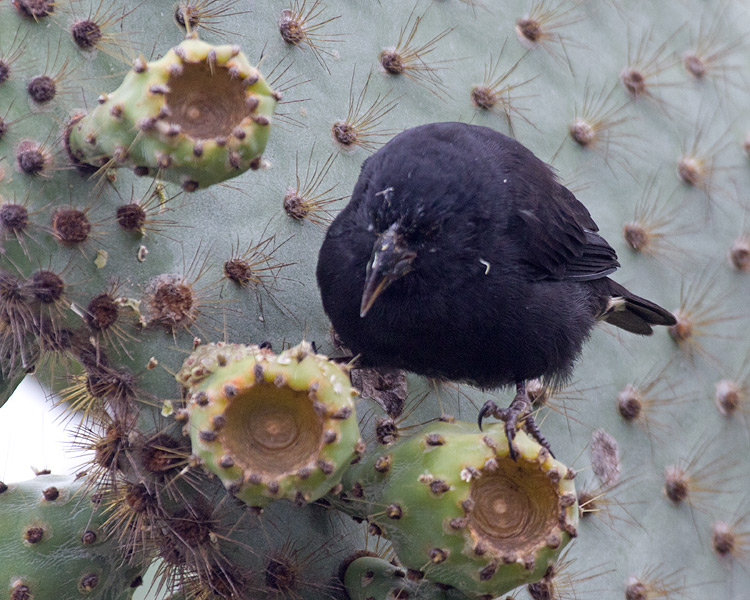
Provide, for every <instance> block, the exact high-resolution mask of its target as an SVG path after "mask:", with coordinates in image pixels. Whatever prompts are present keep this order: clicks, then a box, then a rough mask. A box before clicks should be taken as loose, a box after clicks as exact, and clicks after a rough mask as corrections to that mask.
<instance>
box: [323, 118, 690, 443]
mask: <svg viewBox="0 0 750 600" xmlns="http://www.w3.org/2000/svg"><path fill="white" fill-rule="evenodd" d="M597 231H598V227H597V225H596V223H594V221H593V219H592V218H591V215H590V214H589V212H588V210H586V208H585V207H584V206H583V204H581V203H580V202H579V201H578V200H576V198H575V196H573V194H572V193H571V192H570V191H568V190H567V189H566V188H565V187H564V186H562V185H561V184H560V183H558V182H557V180H556V178H555V175H554V173H553V172H552V170H551V169H550V168H549V167H548V166H547V165H546V164H545V163H543V162H542V161H541V160H539V159H538V158H536V156H534V155H533V154H532V153H531V152H530V151H529V150H528V149H527V148H525V147H524V146H522V145H521V144H520V143H518V142H517V141H515V140H513V139H511V138H509V137H506V136H504V135H502V134H500V133H498V132H496V131H493V130H492V129H489V128H486V127H477V126H474V125H467V124H464V123H431V124H428V125H423V126H421V127H415V128H413V129H409V130H407V131H404V132H403V133H401V134H399V135H397V136H396V137H395V138H393V139H392V140H391V141H390V142H388V143H387V144H386V145H385V146H383V148H381V149H380V150H379V151H378V152H377V153H375V154H374V155H373V156H371V157H370V158H368V159H367V160H366V161H365V162H364V164H363V165H362V171H361V174H360V177H359V180H358V181H357V185H356V186H355V188H354V192H353V193H352V198H351V201H350V202H349V204H348V205H347V206H346V208H344V210H342V211H341V212H340V213H339V215H338V216H337V217H336V219H335V220H334V221H333V223H332V224H331V226H330V228H329V230H328V233H327V235H326V238H325V241H324V242H323V246H322V248H321V250H320V256H319V258H318V268H317V278H318V285H319V287H320V291H321V296H322V299H323V307H324V308H325V311H326V313H327V314H328V316H329V318H330V319H331V322H332V324H333V327H334V329H335V330H336V332H337V333H338V334H339V336H340V337H341V339H342V340H343V342H344V343H345V344H346V345H347V346H348V347H349V348H350V349H351V350H352V352H353V353H354V354H355V355H358V356H359V357H360V358H359V361H360V364H362V365H367V366H378V367H397V368H402V369H406V370H409V371H413V372H414V373H418V374H421V375H426V376H429V377H439V378H445V379H450V380H460V381H467V382H470V383H472V384H475V385H478V386H480V387H483V388H493V387H498V386H503V385H508V384H514V383H515V384H516V385H517V386H518V394H517V396H516V399H515V400H514V402H513V404H512V405H511V408H510V409H509V410H506V411H502V410H498V409H497V407H495V406H494V405H492V406H490V405H487V406H485V407H484V408H483V409H482V412H481V413H480V424H481V418H482V417H483V416H484V415H485V414H486V413H488V412H492V413H493V414H495V415H496V416H499V417H501V418H504V419H506V423H507V425H508V433H509V435H510V436H512V435H514V433H515V425H516V419H518V418H519V417H520V416H523V414H524V413H525V412H526V411H527V410H528V403H527V399H526V394H525V391H524V382H525V381H526V380H527V379H531V378H535V377H540V376H544V377H545V379H546V380H547V381H551V382H552V383H559V382H561V381H563V380H564V379H565V378H567V377H568V376H569V375H570V372H571V370H572V368H573V364H574V362H575V360H576V358H577V357H578V355H579V354H580V351H581V346H582V345H583V343H584V341H585V340H586V338H587V337H588V335H589V333H590V331H591V329H592V327H593V326H594V324H595V323H596V321H597V320H599V319H604V320H606V321H608V322H609V323H612V324H613V325H616V326H617V327H620V328H622V329H625V330H627V331H631V332H634V333H639V334H643V335H648V334H650V333H651V332H652V329H651V326H652V325H672V324H674V323H675V320H674V317H673V316H672V315H671V314H670V313H669V312H668V311H666V310H664V309H663V308H661V307H660V306H657V305H656V304H654V303H652V302H649V301H648V300H645V299H643V298H639V297H638V296H636V295H634V294H631V293H630V292H629V291H628V290H626V289H625V288H624V287H622V286H621V285H619V284H617V283H615V282H614V281H612V280H611V279H609V278H608V277H607V275H609V274H610V273H612V272H613V271H615V270H616V269H617V267H619V263H618V262H617V256H616V254H615V251H614V250H613V249H612V248H611V247H610V246H609V244H608V243H607V242H606V241H605V240H604V239H603V238H602V237H601V236H600V235H599V234H598V233H597ZM361 315H362V316H361ZM526 423H527V425H529V424H530V425H531V427H530V430H533V421H530V420H529V418H528V417H527V419H526Z"/></svg>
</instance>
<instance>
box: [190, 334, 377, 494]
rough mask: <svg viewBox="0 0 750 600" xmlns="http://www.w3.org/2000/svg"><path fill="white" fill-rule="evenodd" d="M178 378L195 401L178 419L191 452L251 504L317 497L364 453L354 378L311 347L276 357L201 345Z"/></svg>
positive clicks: (267, 352) (258, 349) (299, 347)
mask: <svg viewBox="0 0 750 600" xmlns="http://www.w3.org/2000/svg"><path fill="white" fill-rule="evenodd" d="M243 355H246V356H243ZM196 361H197V363H198V366H195V365H196ZM178 379H179V380H180V381H181V383H183V385H186V386H187V387H188V393H189V394H190V401H189V402H188V406H187V409H186V411H185V412H184V413H183V414H182V418H183V419H185V420H186V421H187V431H188V432H189V434H190V439H191V441H192V445H193V454H194V455H196V456H197V457H198V458H199V459H200V460H201V461H202V463H203V465H204V466H205V467H206V468H207V469H209V470H210V471H212V472H213V473H215V474H216V475H218V476H219V477H220V478H221V480H222V481H223V482H224V485H225V486H226V487H227V489H228V490H229V491H230V492H231V493H233V494H234V495H235V496H237V497H238V498H240V499H242V500H244V501H245V502H246V503H248V504H250V505H251V506H265V505H266V504H268V503H269V502H271V501H273V500H274V499H278V498H287V499H289V500H293V501H295V502H296V503H297V504H305V503H307V502H310V501H313V500H317V499H318V498H320V497H322V496H323V495H325V494H326V493H327V492H328V491H330V489H331V488H332V487H334V486H335V485H336V484H337V483H338V482H339V480H340V479H341V476H342V473H343V469H344V468H346V467H347V466H348V465H349V463H351V461H352V460H354V459H355V458H356V457H357V456H358V454H359V453H360V452H361V450H362V447H363V443H362V441H361V440H360V437H359V428H358V425H357V417H356V414H355V412H354V397H355V396H356V395H357V392H356V390H354V388H352V386H351V383H350V382H349V376H348V375H347V373H346V371H345V370H344V369H343V368H341V367H340V366H338V365H337V364H335V363H333V362H331V361H330V360H328V358H327V357H325V356H323V355H320V354H316V353H315V352H314V351H313V349H312V347H311V345H310V344H308V343H306V342H303V343H301V344H299V345H297V346H295V347H294V348H290V349H289V350H286V351H284V352H282V353H281V354H279V355H278V356H277V355H275V354H273V352H272V351H271V350H270V349H265V348H262V347H260V346H247V347H242V346H238V345H230V346H219V345H210V346H208V347H207V348H205V349H204V348H199V349H198V350H196V353H195V354H194V355H193V356H191V357H189V358H188V359H187V360H186V362H185V366H184V367H183V370H182V371H181V373H180V375H178Z"/></svg>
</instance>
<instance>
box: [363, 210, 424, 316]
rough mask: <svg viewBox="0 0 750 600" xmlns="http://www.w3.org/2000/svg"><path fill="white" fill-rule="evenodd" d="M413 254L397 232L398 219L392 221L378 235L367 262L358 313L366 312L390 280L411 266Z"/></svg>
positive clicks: (389, 283)
mask: <svg viewBox="0 0 750 600" xmlns="http://www.w3.org/2000/svg"><path fill="white" fill-rule="evenodd" d="M416 257H417V253H416V251H415V250H413V249H412V248H411V247H410V246H409V245H408V243H407V242H406V240H405V239H404V237H403V236H402V235H401V234H400V233H399V223H394V224H393V225H391V226H390V227H389V228H388V229H386V230H385V231H384V232H383V233H381V234H380V235H378V238H377V240H375V245H374V246H373V248H372V254H371V255H370V260H369V262H368V263H367V272H366V275H365V287H364V291H363V292H362V304H361V305H360V309H359V316H360V317H364V316H365V315H366V314H367V312H368V311H369V310H370V308H371V307H372V305H373V304H374V303H375V300H377V298H378V296H379V295H380V294H382V293H383V291H384V290H385V289H386V288H387V287H388V286H389V285H391V283H393V282H394V281H396V280H397V279H399V278H401V277H403V276H404V275H406V274H407V273H409V272H410V271H412V270H413V266H412V263H413V262H414V259H415V258H416Z"/></svg>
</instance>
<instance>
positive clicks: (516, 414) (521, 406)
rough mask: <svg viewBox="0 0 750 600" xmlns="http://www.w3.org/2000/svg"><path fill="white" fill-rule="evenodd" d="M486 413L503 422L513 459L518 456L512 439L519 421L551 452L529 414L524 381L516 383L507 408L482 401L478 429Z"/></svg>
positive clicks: (529, 409) (529, 404)
mask: <svg viewBox="0 0 750 600" xmlns="http://www.w3.org/2000/svg"><path fill="white" fill-rule="evenodd" d="M487 415H492V416H493V417H495V418H496V419H500V420H501V421H504V422H505V436H506V437H507V438H508V447H509V449H510V457H511V458H512V459H513V460H516V458H517V457H518V453H517V452H516V450H515V448H514V447H513V439H514V438H515V437H516V427H517V426H518V423H519V421H521V422H522V423H523V425H524V427H525V429H526V430H527V431H528V432H529V434H530V435H531V437H533V438H534V439H535V440H536V441H537V442H539V444H540V445H541V446H543V447H544V448H546V449H547V450H548V451H549V453H550V454H552V450H551V448H550V445H549V442H548V441H547V440H546V439H545V438H544V436H543V435H542V432H541V431H539V427H538V426H537V424H536V423H535V422H534V417H533V415H532V414H531V403H530V402H529V397H528V396H527V395H526V382H525V381H521V382H518V383H516V396H515V398H513V402H511V403H510V406H508V408H499V407H498V405H497V404H495V403H494V402H493V401H492V400H488V401H487V402H485V403H484V406H482V409H481V410H480V411H479V418H478V420H477V422H478V423H479V429H480V431H481V429H482V420H483V419H484V417H486V416H487ZM552 456H553V457H554V456H555V455H554V454H552Z"/></svg>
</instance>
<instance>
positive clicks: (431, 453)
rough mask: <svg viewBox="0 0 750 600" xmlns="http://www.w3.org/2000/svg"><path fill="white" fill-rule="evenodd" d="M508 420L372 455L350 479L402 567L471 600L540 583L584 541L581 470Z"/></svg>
mask: <svg viewBox="0 0 750 600" xmlns="http://www.w3.org/2000/svg"><path fill="white" fill-rule="evenodd" d="M514 443H515V445H516V447H517V449H518V453H519V457H518V460H517V461H513V460H512V459H511V458H510V457H509V455H508V442H507V439H506V437H505V433H504V428H503V425H502V424H497V425H492V426H490V427H488V428H486V430H485V431H484V432H479V431H477V427H476V425H475V424H471V423H461V422H439V423H436V424H434V425H430V426H427V427H426V428H425V429H423V430H421V431H420V433H419V434H418V435H416V436H414V437H409V438H406V439H404V440H403V441H400V442H397V443H395V444H394V445H392V446H390V447H388V448H387V452H376V453H372V454H370V455H368V457H367V459H366V460H363V461H362V462H361V463H360V464H358V465H356V466H355V467H353V468H352V469H351V470H350V471H348V472H347V473H346V475H345V477H344V480H343V481H342V484H343V490H344V494H345V497H344V498H345V499H348V500H349V503H350V504H351V505H355V506H358V507H360V508H359V510H360V511H362V510H364V511H367V518H368V519H369V521H370V523H372V524H374V525H375V526H376V527H377V528H378V529H380V530H382V531H383V532H384V534H385V535H386V537H388V539H389V540H390V541H391V543H392V544H393V549H394V550H395V552H396V554H397V556H398V557H399V560H400V562H401V563H402V564H403V565H404V566H405V567H407V568H409V569H413V570H419V571H422V572H423V574H424V577H425V578H426V579H428V580H430V581H433V582H438V583H441V584H446V585H450V586H453V587H456V588H458V589H459V590H461V591H462V592H463V593H464V594H466V595H467V596H468V597H470V598H494V597H495V596H498V595H500V594H504V593H505V592H507V591H509V590H512V589H513V588H515V587H517V586H519V585H521V584H523V583H528V582H532V581H537V580H539V579H541V578H542V577H543V576H544V574H545V573H546V571H547V568H548V566H549V564H550V563H552V562H554V561H555V559H556V558H557V556H558V555H559V553H560V552H561V551H562V549H563V548H564V547H565V545H566V544H567V543H568V542H569V541H570V539H571V538H572V537H575V536H576V535H577V531H576V527H577V524H578V507H577V501H576V494H575V486H574V484H573V481H572V479H573V477H574V476H575V473H574V472H573V471H572V470H571V469H569V468H568V467H566V466H565V465H563V464H562V463H560V462H559V461H557V460H555V459H554V458H552V456H551V455H550V454H549V452H548V451H547V450H545V449H544V448H542V447H541V446H540V445H539V444H538V443H537V442H536V441H534V440H533V439H532V438H530V437H529V436H527V435H526V434H525V433H524V432H522V431H519V432H518V434H517V436H516V439H515V442H514Z"/></svg>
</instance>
